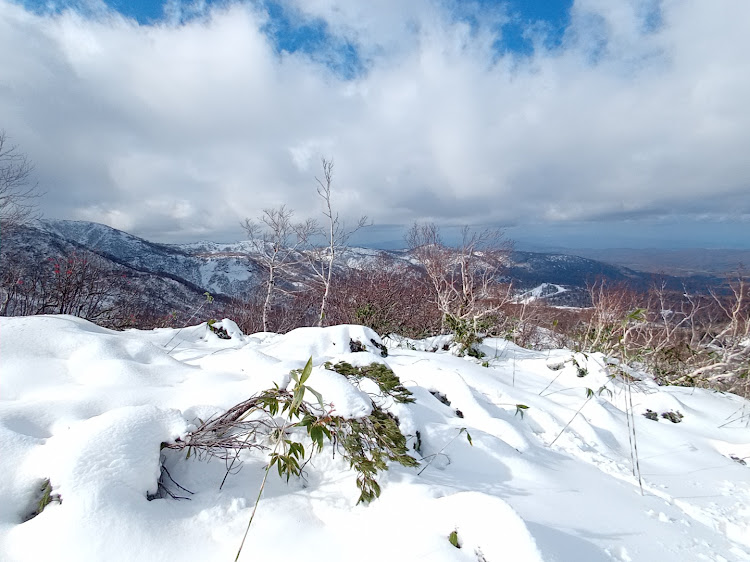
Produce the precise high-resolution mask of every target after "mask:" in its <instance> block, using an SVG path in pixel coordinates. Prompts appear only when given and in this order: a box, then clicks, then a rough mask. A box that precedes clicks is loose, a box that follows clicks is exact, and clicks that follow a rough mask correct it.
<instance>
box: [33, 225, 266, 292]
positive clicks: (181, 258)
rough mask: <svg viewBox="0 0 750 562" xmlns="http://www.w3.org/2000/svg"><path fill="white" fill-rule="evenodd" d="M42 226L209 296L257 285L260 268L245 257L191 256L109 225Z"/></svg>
mask: <svg viewBox="0 0 750 562" xmlns="http://www.w3.org/2000/svg"><path fill="white" fill-rule="evenodd" d="M42 226H43V227H44V229H45V230H47V231H49V232H54V233H55V234H57V235H58V236H60V237H62V238H64V239H66V240H69V241H72V242H75V243H77V244H79V245H81V246H82V247H84V248H86V249H89V250H91V251H94V252H96V253H98V254H102V255H105V256H106V257H108V258H110V259H112V260H114V261H117V262H119V263H122V264H125V265H127V266H129V267H132V268H135V269H138V270H141V271H148V272H151V273H158V274H166V275H169V276H171V277H174V278H177V279H181V280H185V281H187V282H188V283H190V284H192V285H194V286H196V287H198V288H200V289H202V290H204V291H209V292H211V293H215V294H216V293H221V294H225V295H240V294H243V293H247V292H248V291H251V290H253V289H254V288H255V287H257V285H258V284H259V283H260V280H259V275H260V274H259V268H258V266H257V264H256V263H255V262H254V261H253V260H252V259H249V257H248V255H247V254H242V253H237V252H235V253H233V254H231V255H227V254H222V253H221V252H217V253H216V255H213V254H212V253H208V254H206V253H190V252H188V251H186V250H187V248H185V249H183V248H182V247H180V246H169V245H165V244H154V243H152V242H148V241H147V240H143V239H142V238H138V237H137V236H133V235H131V234H127V233H126V232H122V231H120V230H117V229H114V228H111V227H109V226H105V225H102V224H97V223H91V222H84V221H67V220H45V221H42Z"/></svg>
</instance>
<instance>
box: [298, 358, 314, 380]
mask: <svg viewBox="0 0 750 562" xmlns="http://www.w3.org/2000/svg"><path fill="white" fill-rule="evenodd" d="M312 368H313V363H312V357H310V359H308V360H307V364H306V365H305V368H304V369H302V375H301V376H300V378H299V383H300V384H305V382H307V379H309V378H310V375H311V374H312Z"/></svg>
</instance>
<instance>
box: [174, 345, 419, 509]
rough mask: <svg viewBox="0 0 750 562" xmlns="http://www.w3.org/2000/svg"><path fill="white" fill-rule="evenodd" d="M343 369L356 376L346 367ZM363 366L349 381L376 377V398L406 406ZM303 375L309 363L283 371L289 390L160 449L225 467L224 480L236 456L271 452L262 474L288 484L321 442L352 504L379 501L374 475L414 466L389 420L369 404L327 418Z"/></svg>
mask: <svg viewBox="0 0 750 562" xmlns="http://www.w3.org/2000/svg"><path fill="white" fill-rule="evenodd" d="M339 365H340V364H339ZM372 367H373V366H372V365H371V366H370V368H372ZM383 367H384V366H383ZM349 368H350V369H353V370H355V371H356V369H355V368H353V367H351V366H350V365H349ZM370 368H361V370H360V371H359V372H358V373H357V376H359V377H367V376H369V374H370V373H373V372H375V373H377V375H376V376H378V377H379V379H378V378H375V377H373V380H375V382H376V384H378V386H380V388H381V389H382V390H383V393H384V394H388V395H390V396H392V397H393V398H394V400H396V401H399V402H409V401H413V400H412V399H411V398H409V395H410V393H409V391H408V390H406V389H405V388H403V387H402V386H401V385H400V381H398V378H397V377H396V376H395V375H393V374H392V371H390V370H389V369H387V367H385V369H386V370H388V371H390V373H391V374H390V376H386V375H387V373H384V372H381V370H380V369H376V370H375V371H372V370H371V369H370ZM311 373H312V358H311V359H310V360H309V361H308V362H307V365H305V368H304V369H301V370H295V371H292V372H291V376H292V379H293V382H294V386H293V388H292V389H291V390H287V389H283V388H279V387H275V388H272V389H268V390H265V391H263V392H262V393H260V394H257V395H255V396H253V397H251V398H249V399H247V400H245V401H243V402H241V403H239V404H237V405H235V406H233V407H232V408H230V409H229V410H227V411H226V412H225V413H223V414H222V415H220V416H218V417H215V418H212V419H210V420H208V421H205V422H201V425H200V426H199V427H198V428H197V429H196V430H195V431H192V432H191V433H189V434H188V435H187V437H186V438H185V439H184V440H178V441H176V442H174V443H164V444H163V445H162V447H163V448H169V449H177V450H186V458H189V457H190V456H191V455H197V456H198V457H200V458H204V457H218V458H220V459H222V460H224V461H225V462H226V463H227V475H228V474H230V473H231V472H234V471H236V469H237V468H239V465H240V464H241V461H240V459H239V454H240V451H242V450H246V449H257V450H261V451H267V450H271V453H270V460H269V463H268V465H267V470H270V469H271V468H272V467H274V466H275V467H276V470H277V471H278V473H279V475H280V476H283V477H286V479H287V480H289V479H290V478H291V477H292V476H297V477H300V476H302V469H303V467H304V464H305V463H306V462H307V461H308V460H309V458H310V457H311V455H312V454H313V453H315V452H320V451H321V450H322V449H323V446H324V445H325V442H326V441H328V442H330V443H332V444H333V446H334V449H335V451H338V452H339V453H340V454H341V455H342V456H343V457H344V458H345V459H346V460H347V461H348V462H349V466H350V467H351V468H352V469H353V470H354V471H355V472H357V486H358V487H359V489H360V496H359V500H358V502H357V503H359V502H365V503H368V502H370V501H372V500H374V499H375V498H377V497H378V496H379V495H380V487H379V486H378V483H377V481H376V480H375V476H376V475H377V473H378V472H380V471H384V470H387V469H388V466H387V463H388V461H396V462H398V463H400V464H402V465H403V466H416V465H417V464H418V461H417V460H416V459H414V458H413V457H411V456H409V455H408V454H407V446H406V438H405V437H404V435H403V434H402V433H401V430H400V429H399V427H398V422H397V420H396V418H394V417H393V416H392V415H391V414H389V413H388V412H386V411H385V410H384V409H382V408H380V407H379V406H377V405H376V404H373V405H372V413H371V414H370V415H368V416H365V417H362V418H358V419H348V418H345V417H342V416H336V415H333V413H332V411H331V410H330V409H327V408H326V405H325V404H324V402H323V397H322V396H321V395H320V394H319V393H318V392H316V391H315V390H314V389H312V388H310V387H309V386H307V384H306V383H307V381H308V379H309V377H310V375H311ZM351 376H352V377H354V374H352V375H351ZM355 378H356V377H355ZM308 391H309V392H310V394H312V395H313V396H314V397H315V400H316V402H317V403H316V404H311V403H310V402H306V401H305V400H304V398H305V394H306V393H307V392H308ZM305 438H309V439H310V440H311V441H312V447H310V448H309V450H306V449H305V446H304V444H303V441H304V440H305ZM269 442H270V443H271V444H272V445H269ZM224 479H225V480H226V475H225V478H224ZM223 483H224V482H222V485H223Z"/></svg>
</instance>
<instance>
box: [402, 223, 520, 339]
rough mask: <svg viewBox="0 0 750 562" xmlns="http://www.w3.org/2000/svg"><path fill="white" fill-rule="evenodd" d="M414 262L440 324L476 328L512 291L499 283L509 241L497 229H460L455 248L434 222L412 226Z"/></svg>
mask: <svg viewBox="0 0 750 562" xmlns="http://www.w3.org/2000/svg"><path fill="white" fill-rule="evenodd" d="M406 243H407V246H408V248H409V250H410V251H411V253H412V256H413V257H414V259H416V260H417V262H419V264H420V265H422V267H423V268H424V270H425V273H426V275H427V279H428V280H429V283H430V285H431V286H432V293H433V298H434V299H435V304H436V305H437V308H438V310H439V311H440V312H441V313H442V314H443V322H444V323H445V322H446V321H451V320H454V321H461V322H467V323H469V324H470V325H471V326H472V328H473V329H474V330H475V331H476V330H478V324H479V322H480V321H481V320H482V319H484V318H486V317H487V316H489V315H491V314H494V313H498V312H499V311H500V310H501V309H502V307H503V305H504V304H505V303H506V302H508V300H509V298H510V287H509V286H507V285H501V284H499V283H497V276H498V274H499V272H500V271H501V270H502V268H503V267H504V266H505V260H506V259H507V256H508V254H509V252H510V249H511V245H510V242H508V241H507V240H505V239H504V238H503V235H502V232H501V231H500V230H498V229H494V228H487V229H484V230H481V231H473V230H471V229H470V228H468V227H464V228H463V229H462V231H461V241H460V242H459V244H458V245H457V246H455V247H451V246H448V245H447V244H445V243H444V242H443V240H442V237H441V235H440V229H439V227H437V226H436V225H435V224H433V223H428V224H417V223H415V224H414V225H413V226H412V227H411V229H409V231H408V232H407V234H406Z"/></svg>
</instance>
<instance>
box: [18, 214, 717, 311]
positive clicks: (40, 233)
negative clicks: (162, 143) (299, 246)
mask: <svg viewBox="0 0 750 562" xmlns="http://www.w3.org/2000/svg"><path fill="white" fill-rule="evenodd" d="M3 246H4V252H6V253H7V252H9V251H13V252H16V253H19V252H20V253H26V254H28V255H29V256H33V257H34V259H43V258H44V257H45V256H49V255H59V254H67V253H70V252H72V251H75V250H88V251H91V252H94V253H96V254H98V255H99V256H101V257H102V259H105V260H107V261H108V262H110V263H111V264H112V267H115V268H117V269H121V270H123V271H129V272H131V274H133V275H135V276H136V277H137V278H138V279H139V282H141V283H144V284H146V285H149V286H150V287H151V290H153V291H158V290H163V291H170V292H172V293H173V294H176V295H177V296H176V297H175V299H172V300H182V299H187V301H188V302H195V300H196V298H197V299H198V300H200V298H202V296H201V295H202V293H203V292H205V291H208V292H210V293H211V294H213V295H217V296H218V298H220V299H221V298H230V297H242V296H247V295H251V294H253V293H254V292H256V291H257V289H258V287H259V286H260V285H261V284H262V283H263V274H264V270H263V267H262V265H261V264H260V263H259V261H258V254H256V253H255V251H254V250H253V247H252V245H251V243H250V242H248V241H240V242H234V243H215V242H208V241H204V242H195V243H191V244H180V245H172V244H157V243H153V242H149V241H147V240H144V239H142V238H138V237H137V236H133V235H131V234H128V233H126V232H123V231H120V230H117V229H114V228H111V227H109V226H105V225H102V224H97V223H91V222H84V221H67V220H45V221H41V222H40V223H39V225H38V227H36V228H26V229H24V230H22V231H20V232H19V233H18V234H17V235H15V236H14V237H10V238H9V237H6V239H4V240H3ZM299 258H302V256H299ZM340 258H341V259H340V260H339V264H340V265H339V268H340V269H344V268H346V267H351V268H363V267H365V266H367V265H368V264H373V263H374V262H375V261H376V260H385V262H386V263H387V262H388V261H392V262H394V263H399V262H401V263H403V262H408V263H409V264H410V265H412V266H414V263H415V262H414V260H413V258H412V256H411V255H410V254H409V252H407V251H405V250H400V251H381V250H373V249H366V248H347V249H346V250H344V251H343V252H341V254H340ZM310 275H311V274H310V272H309V271H308V270H307V269H306V268H304V267H298V268H297V269H296V270H295V272H294V277H295V278H294V279H292V283H303V282H304V281H306V280H307V279H308V278H309V277H310ZM600 277H603V278H606V279H608V280H610V281H612V282H616V283H628V284H630V285H631V286H634V287H638V288H645V287H647V286H648V285H649V284H650V283H651V282H652V280H653V278H654V276H653V274H651V273H644V272H639V271H635V270H633V269H629V268H626V267H622V266H617V265H611V264H608V263H604V262H602V261H597V260H594V259H589V258H585V257H579V256H572V255H565V254H553V253H541V252H522V251H514V252H512V253H511V255H510V256H509V260H508V265H507V269H506V270H505V271H504V272H503V280H505V281H510V282H512V283H513V284H514V286H515V287H517V288H518V289H519V290H520V291H524V292H528V291H532V290H533V289H534V288H535V287H540V286H541V285H543V284H547V286H559V287H560V288H562V289H563V290H555V291H544V290H537V291H536V293H530V294H531V295H532V297H530V298H535V299H544V300H545V301H547V302H549V303H550V304H555V305H565V306H582V305H585V304H586V302H587V296H586V286H587V284H588V283H591V282H593V281H594V280H596V279H597V278H600ZM660 279H663V280H664V281H666V282H667V284H668V285H669V286H671V287H672V288H676V289H680V288H682V287H683V286H685V285H689V284H691V283H692V284H695V283H698V282H700V283H703V284H705V283H715V282H717V280H716V279H712V278H706V277H703V278H699V279H698V280H696V279H690V278H678V277H671V276H661V277H660ZM146 281H148V283H146ZM533 295H536V296H533Z"/></svg>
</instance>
